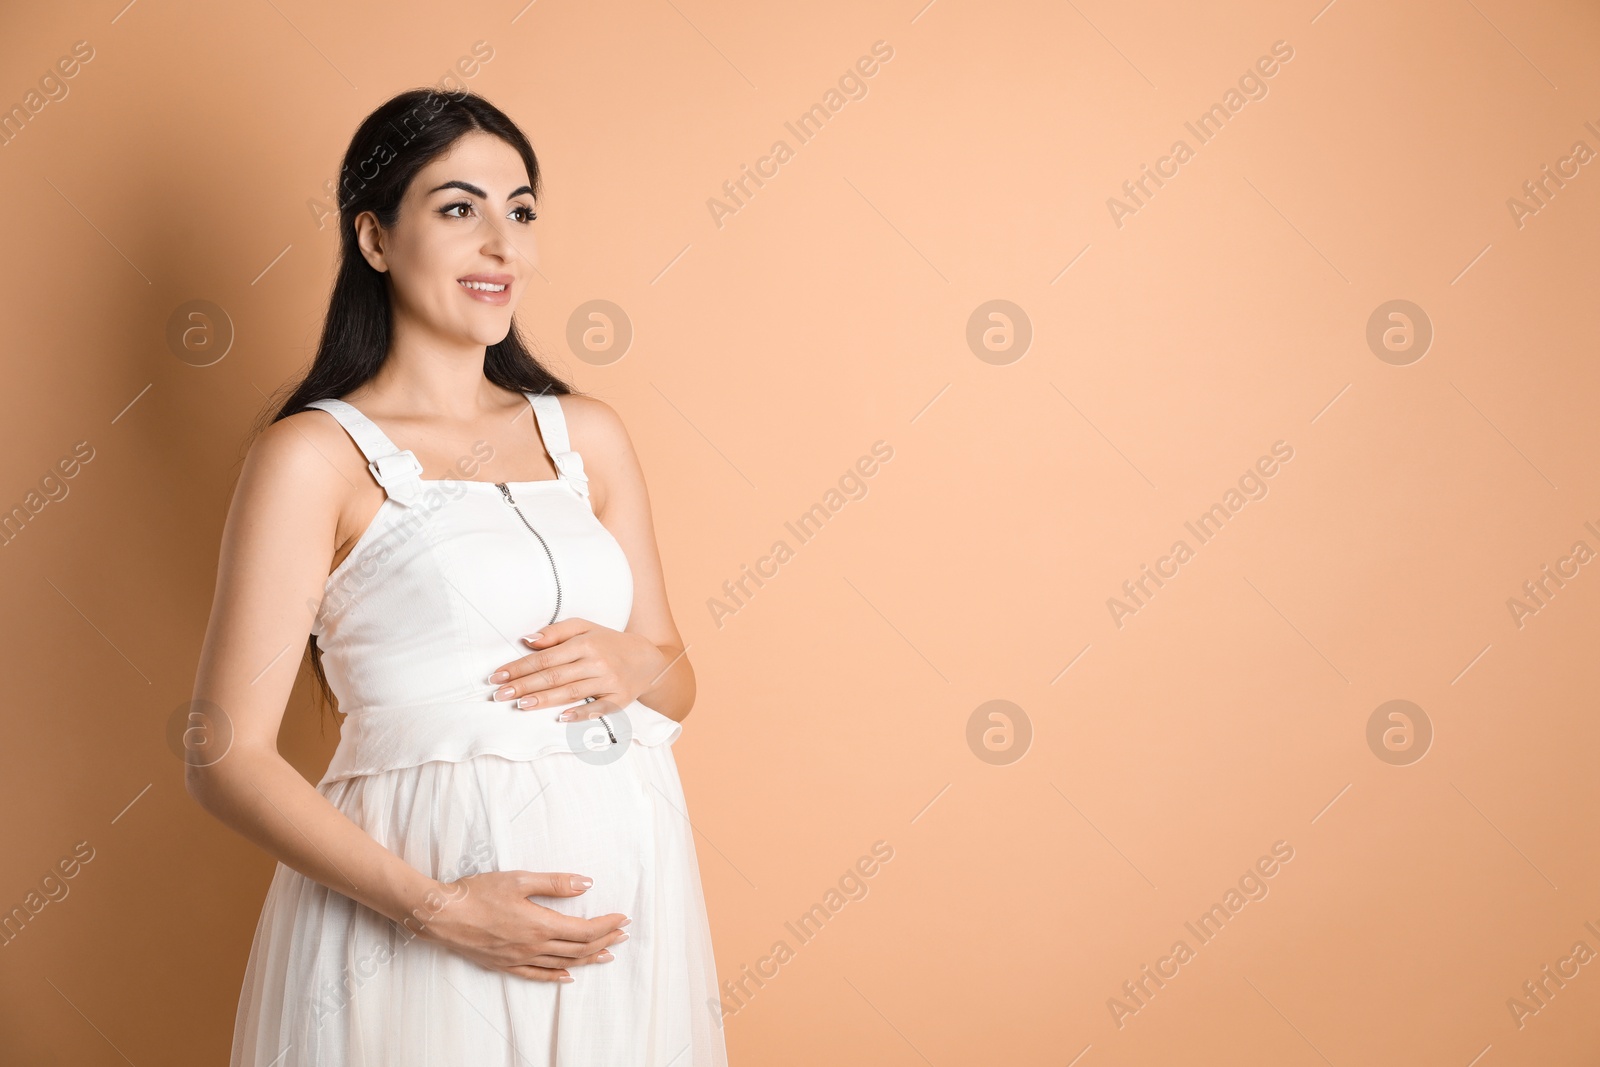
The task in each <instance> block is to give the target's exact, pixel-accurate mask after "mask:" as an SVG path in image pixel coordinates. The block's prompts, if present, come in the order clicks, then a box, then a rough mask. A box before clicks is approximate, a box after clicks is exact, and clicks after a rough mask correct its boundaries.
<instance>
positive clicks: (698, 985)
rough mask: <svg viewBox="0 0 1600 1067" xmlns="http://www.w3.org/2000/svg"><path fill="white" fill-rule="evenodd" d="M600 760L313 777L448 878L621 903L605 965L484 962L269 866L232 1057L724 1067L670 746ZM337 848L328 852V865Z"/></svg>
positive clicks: (566, 758) (363, 1064)
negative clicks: (546, 882)
mask: <svg viewBox="0 0 1600 1067" xmlns="http://www.w3.org/2000/svg"><path fill="white" fill-rule="evenodd" d="M623 747H624V749H625V751H623V752H622V753H621V754H620V755H619V757H618V758H615V759H613V760H611V761H609V762H603V763H602V762H595V761H591V760H586V759H584V758H582V757H580V756H579V755H578V754H576V753H572V752H560V753H552V754H549V755H545V756H541V757H539V758H537V759H531V760H526V759H525V760H513V759H507V758H504V757H500V756H488V755H485V756H477V757H474V758H472V759H469V760H465V761H463V762H459V763H452V762H432V763H425V764H422V765H420V766H416V767H407V768H402V769H399V770H390V771H384V772H381V773H378V774H371V775H365V776H362V777H355V778H347V779H343V780H339V781H333V782H325V783H323V784H322V785H319V786H318V787H317V788H318V789H319V791H321V792H322V793H323V795H324V796H326V797H327V798H328V799H329V800H330V801H331V802H332V803H333V804H334V806H336V807H337V808H339V809H340V810H341V811H343V812H344V813H345V814H346V815H348V816H349V817H350V818H351V819H352V820H353V821H355V822H356V823H357V824H358V825H360V826H361V827H363V828H364V829H365V830H366V831H367V832H368V833H370V834H371V835H372V836H373V837H374V838H375V839H376V840H377V841H378V842H379V843H380V844H382V845H384V846H385V847H386V848H388V849H390V850H391V851H393V852H395V853H396V854H398V855H399V856H400V857H401V858H403V859H404V860H406V861H407V862H408V863H410V864H411V865H412V866H413V867H416V868H417V869H418V870H421V871H423V872H425V873H427V874H429V875H430V876H432V877H434V878H437V879H439V880H441V881H451V880H453V879H454V878H457V877H462V876H465V875H468V874H473V873H477V872H480V871H488V870H528V871H552V872H571V873H575V874H582V875H587V876H588V877H590V878H592V879H594V885H592V886H591V887H590V888H589V889H588V890H587V891H586V892H584V893H581V894H579V895H577V896H573V897H535V898H533V899H534V902H535V903H538V904H541V905H544V906H546V907H549V908H551V909H553V910H555V911H560V912H563V913H565V914H568V915H576V916H581V917H586V918H588V917H594V916H599V915H605V914H609V913H611V912H620V913H622V914H624V915H627V916H628V917H629V918H631V919H632V920H633V921H632V922H631V923H630V924H629V925H628V927H627V930H628V940H626V941H624V942H622V943H621V944H619V945H617V946H615V947H614V948H613V949H612V950H611V951H612V953H613V955H614V956H615V958H614V959H612V960H611V961H609V962H606V963H592V964H584V965H581V966H575V967H573V968H571V969H570V970H571V974H572V976H573V978H574V979H575V981H573V982H570V983H563V982H545V981H537V980H533V979H527V978H522V977H518V976H514V975H509V974H505V973H503V972H500V971H495V970H491V969H489V968H486V967H483V966H481V965H480V964H477V963H475V962H473V961H471V960H469V959H467V958H466V957H464V956H460V955H458V954H456V953H454V952H452V951H450V950H449V949H447V948H445V947H443V946H442V945H439V944H437V943H433V942H428V941H424V940H422V939H421V938H418V937H414V936H412V935H411V933H410V931H408V930H406V929H405V928H404V927H402V926H400V925H398V924H396V923H394V922H391V921H390V920H388V919H386V918H385V917H383V916H382V915H379V914H378V913H377V912H374V911H372V910H371V909H369V908H367V907H365V906H364V905H361V904H358V903H356V902H355V901H353V900H351V899H350V898H349V897H346V896H344V895H343V894H340V893H337V892H334V891H333V890H330V889H328V888H326V887H324V886H322V885H320V884H318V883H317V882H314V881H312V880H311V879H309V878H306V877H305V876H304V875H302V874H300V873H299V872H297V871H295V870H293V869H291V868H289V867H286V866H284V865H283V864H279V865H278V868H277V871H276V873H275V874H274V876H273V879H272V884H271V886H270V887H269V889H268V891H267V898H266V902H265V904H264V906H263V908H262V912H261V919H260V922H259V924H258V925H257V928H256V934H255V942H254V944H253V945H252V947H251V950H250V960H249V964H248V966H247V968H246V972H245V979H244V988H243V992H242V993H241V995H240V999H239V1010H238V1016H237V1018H236V1021H235V1026H234V1037H233V1056H232V1060H231V1067H313V1065H315V1067H424V1065H425V1067H441V1065H452V1067H454V1065H462V1067H467V1065H470V1067H556V1065H561V1067H624V1065H625V1067H725V1065H726V1064H727V1052H726V1049H725V1045H724V1041H723V1032H722V1026H721V1010H720V1000H719V996H718V990H717V977H716V965H715V963H714V961H713V958H712V951H711V933H710V927H709V924H708V922H707V916H706V908H705V900H704V897H703V896H702V894H701V885H700V872H699V867H698V865H697V863H696V857H695V848H694V836H693V829H692V828H691V826H690V824H689V820H688V808H687V806H686V804H685V803H684V797H683V787H682V784H681V783H680V781H679V779H678V770H677V764H676V762H675V761H674V759H673V756H672V746H671V745H669V744H662V745H655V746H649V745H643V744H638V743H625V744H624V746H623ZM336 859H337V858H336V857H335V860H336Z"/></svg>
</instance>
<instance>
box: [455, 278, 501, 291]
mask: <svg viewBox="0 0 1600 1067" xmlns="http://www.w3.org/2000/svg"><path fill="white" fill-rule="evenodd" d="M456 284H457V285H459V286H461V287H463V288H465V289H476V290H478V291H479V292H483V293H503V292H505V291H506V287H505V286H504V285H497V284H495V283H493V282H466V281H462V280H461V279H459V278H458V279H456Z"/></svg>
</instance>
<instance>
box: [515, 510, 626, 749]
mask: <svg viewBox="0 0 1600 1067" xmlns="http://www.w3.org/2000/svg"><path fill="white" fill-rule="evenodd" d="M494 484H495V485H497V486H499V487H500V492H501V493H502V494H503V495H504V496H505V498H506V503H507V504H510V505H511V510H512V511H515V512H516V513H517V518H519V519H521V520H522V525H524V526H526V527H527V528H528V532H529V533H531V534H533V536H535V537H537V538H538V539H539V544H541V545H543V546H544V554H545V555H546V556H548V557H549V558H550V573H551V574H553V575H555V579H556V610H555V611H553V612H551V613H550V622H555V621H556V616H557V615H560V614H561V572H560V571H558V570H556V557H555V555H554V554H553V553H552V552H551V551H550V546H549V545H548V544H546V543H545V539H544V535H543V534H541V533H540V532H539V531H538V530H535V529H534V528H533V523H531V522H529V521H528V517H527V516H526V515H524V514H523V513H522V509H521V508H519V507H517V502H516V500H514V499H512V496H511V490H510V489H509V488H507V487H506V483H505V482H495V483H494ZM549 624H550V623H546V624H545V625H546V626H548V625H549ZM608 729H609V727H608Z"/></svg>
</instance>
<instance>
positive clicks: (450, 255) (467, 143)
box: [356, 130, 537, 346]
mask: <svg viewBox="0 0 1600 1067" xmlns="http://www.w3.org/2000/svg"><path fill="white" fill-rule="evenodd" d="M534 217H535V216H534V201H533V191H532V189H530V188H529V186H528V172H527V169H526V168H525V167H523V165H522V157H521V156H519V155H518V154H517V152H516V149H514V148H512V147H511V146H510V145H508V144H507V143H506V142H504V141H502V140H501V139H500V138H498V137H495V136H493V135H492V134H487V133H483V132H482V131H478V130H474V131H473V132H471V133H468V134H465V135H463V136H462V137H461V138H460V139H459V140H457V141H456V143H455V144H454V145H452V146H451V147H450V150H449V152H447V153H446V154H445V155H443V156H440V157H439V158H438V159H435V160H434V161H433V162H431V163H429V164H428V165H427V166H425V167H423V168H422V169H421V170H420V171H418V172H417V175H416V177H415V178H413V179H412V181H411V185H410V187H409V188H408V189H407V190H406V193H405V196H404V197H403V198H402V200H401V202H400V215H399V218H398V219H397V220H396V221H395V227H394V229H393V230H387V231H385V230H383V229H381V228H380V227H379V226H378V224H377V220H376V218H375V217H374V216H373V215H371V214H370V213H366V212H364V213H363V214H362V215H360V216H358V217H357V219H356V234H357V237H358V239H359V241H360V245H361V250H362V254H363V255H364V256H365V257H366V259H367V262H368V263H370V264H372V266H373V267H374V268H375V269H377V270H381V271H386V272H387V273H388V275H389V286H390V289H389V292H390V297H391V299H392V300H393V303H394V311H395V317H396V320H397V325H398V324H399V320H401V319H404V320H406V321H407V323H408V325H411V326H413V327H417V328H420V329H422V330H424V331H426V332H428V333H430V334H433V335H435V336H436V337H438V338H439V339H440V340H442V341H445V342H447V343H462V342H466V343H470V344H473V345H485V346H487V345H493V344H498V343H500V342H501V341H503V340H505V337H506V335H507V334H508V333H510V332H511V314H512V312H514V311H515V310H516V308H517V303H518V301H520V300H521V298H522V293H523V289H524V287H525V286H526V285H527V284H528V282H529V281H530V280H531V279H532V277H533V273H534V268H535V265H536V261H537V248H536V246H535V243H534V238H533V219H534Z"/></svg>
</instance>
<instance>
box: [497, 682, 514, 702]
mask: <svg viewBox="0 0 1600 1067" xmlns="http://www.w3.org/2000/svg"><path fill="white" fill-rule="evenodd" d="M515 692H516V690H515V689H513V688H511V687H510V686H509V685H508V686H506V687H505V688H504V689H499V690H496V691H495V694H494V698H495V699H496V700H504V699H506V698H507V697H509V696H510V695H511V694H512V693H515Z"/></svg>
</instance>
